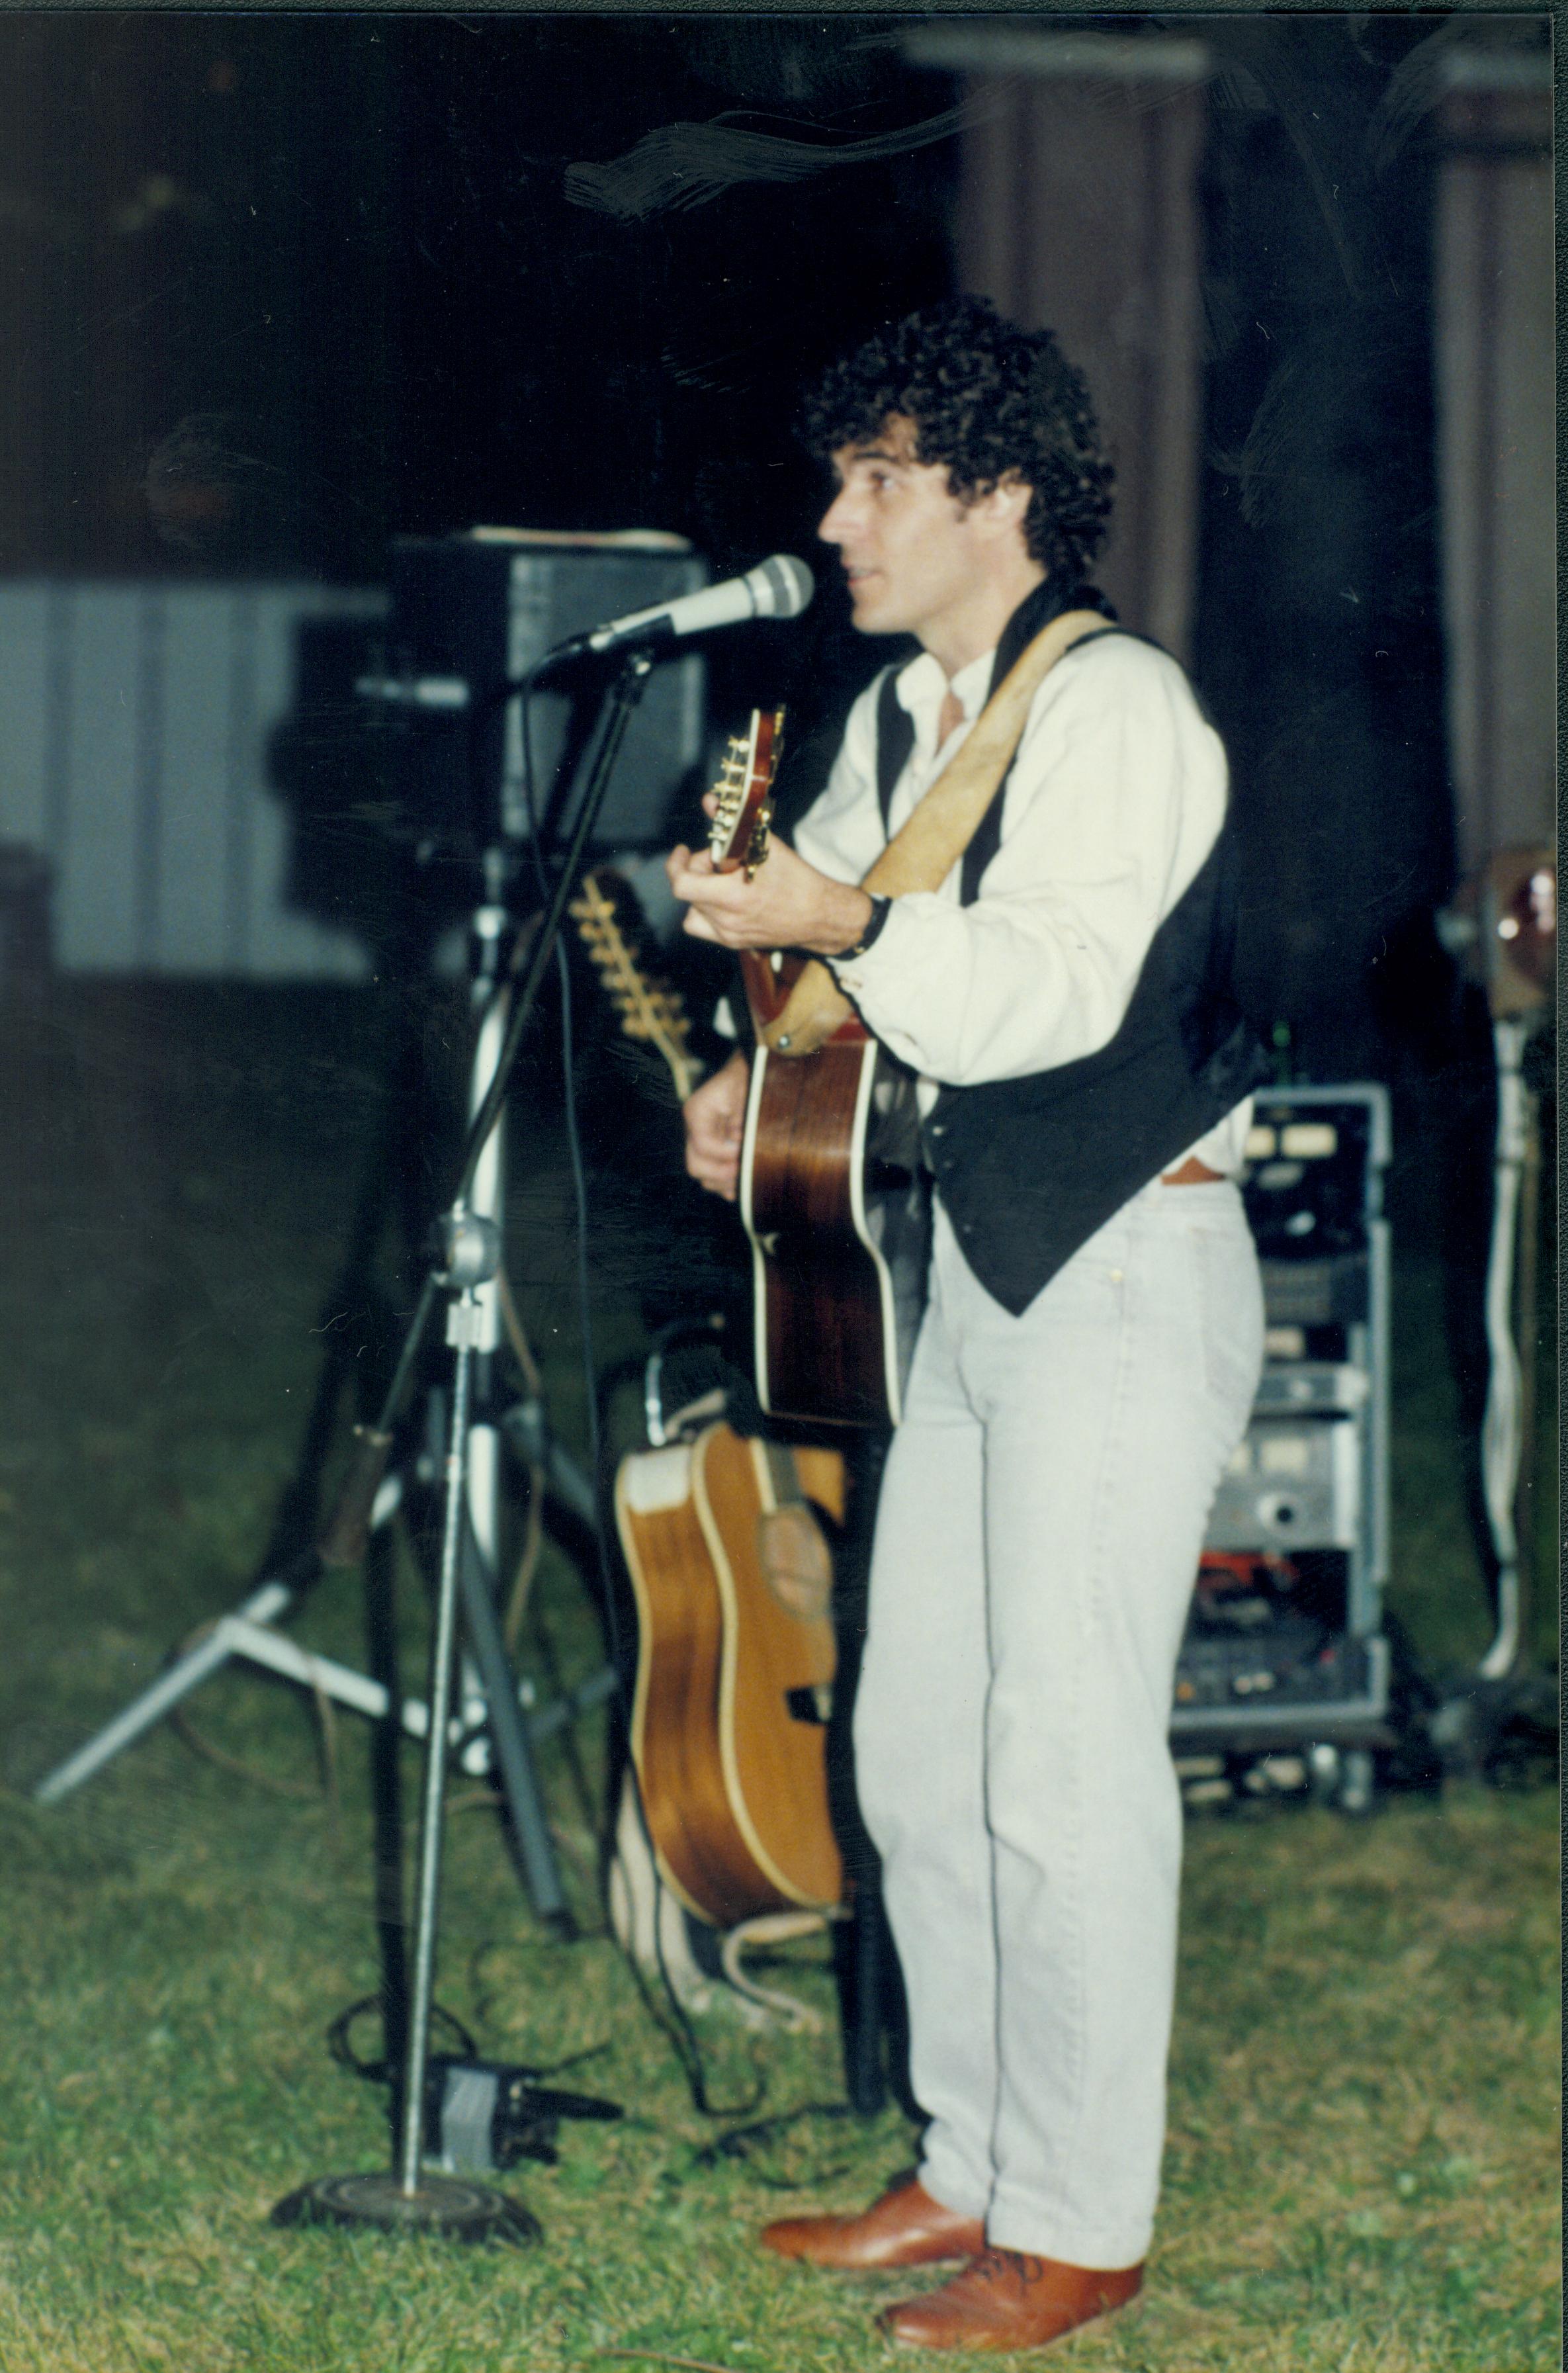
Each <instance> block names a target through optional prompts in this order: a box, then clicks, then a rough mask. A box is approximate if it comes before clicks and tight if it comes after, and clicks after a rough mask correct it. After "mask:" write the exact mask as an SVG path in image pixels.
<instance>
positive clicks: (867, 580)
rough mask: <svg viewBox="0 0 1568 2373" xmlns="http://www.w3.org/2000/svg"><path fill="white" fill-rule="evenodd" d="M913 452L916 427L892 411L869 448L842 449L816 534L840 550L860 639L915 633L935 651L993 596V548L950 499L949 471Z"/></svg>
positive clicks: (960, 506) (974, 518)
mask: <svg viewBox="0 0 1568 2373" xmlns="http://www.w3.org/2000/svg"><path fill="white" fill-rule="evenodd" d="M915 450H916V431H915V426H914V423H913V422H912V421H910V420H907V419H905V418H903V417H902V416H901V415H898V414H896V413H895V414H894V415H891V416H890V417H889V419H887V420H886V421H885V422H884V423H883V430H882V433H881V435H880V436H878V437H876V438H873V439H872V440H871V441H870V442H869V443H867V444H864V445H844V446H840V447H839V449H838V450H837V452H836V453H835V454H834V456H833V469H834V474H835V476H836V477H837V481H838V491H837V494H836V496H835V497H834V499H833V502H832V504H831V505H830V507H829V509H828V510H827V512H826V515H825V518H824V520H823V521H822V524H821V526H820V527H819V528H818V530H817V533H818V535H819V536H820V537H821V538H822V541H823V542H824V543H825V544H837V547H838V552H839V555H840V557H841V559H842V562H843V567H844V573H845V576H846V578H847V579H848V586H849V598H850V601H851V602H852V604H853V609H854V622H855V624H856V625H857V626H858V627H859V628H860V632H861V633H862V634H866V635H896V634H907V635H915V636H917V637H919V640H920V641H921V642H922V643H924V644H926V646H927V648H928V649H933V648H934V649H937V650H938V651H939V652H940V651H941V649H942V646H943V643H944V641H947V640H950V639H951V637H952V631H953V628H954V625H961V623H962V621H963V620H964V618H965V616H966V614H968V613H969V612H970V611H971V610H972V609H973V608H974V607H975V605H976V602H977V598H980V599H983V597H984V595H985V593H986V592H987V591H988V590H989V587H990V585H991V583H992V581H993V578H994V574H995V568H996V561H997V548H996V543H995V539H994V538H993V537H989V536H988V535H986V534H985V533H984V532H982V531H981V529H980V525H979V522H978V520H977V516H976V513H975V512H974V511H973V510H972V509H966V508H965V505H964V504H963V503H961V502H960V501H959V500H958V498H957V497H956V496H955V495H954V493H953V491H952V489H951V487H950V486H949V484H948V476H947V465H946V463H945V462H917V461H915V460H914V459H913V458H912V456H913V454H914V451H915ZM981 648H984V646H983V645H982V646H981Z"/></svg>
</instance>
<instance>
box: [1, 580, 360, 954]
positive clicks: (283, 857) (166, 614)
mask: <svg viewBox="0 0 1568 2373" xmlns="http://www.w3.org/2000/svg"><path fill="white" fill-rule="evenodd" d="M384 609H385V597H384V595H382V594H380V593H379V592H376V591H373V590H345V589H342V588H333V587H323V586H320V585H310V584H266V585H260V584H258V585H221V586H213V585H203V586H169V585H135V584H114V585H108V584H88V583H77V584H71V585H62V584H44V583H27V582H18V581H13V582H11V583H8V584H0V840H4V841H9V842H19V843H21V844H23V845H24V846H26V847H28V848H36V849H40V850H41V851H42V852H43V853H44V854H45V855H46V856H47V857H48V858H49V859H50V861H51V863H52V865H53V870H54V892H53V929H54V953H55V962H56V963H57V964H59V966H60V967H61V968H62V969H63V970H65V971H72V972H124V971H136V972H153V973H168V974H185V975H209V976H210V975H217V974H224V975H229V976H240V977H246V978H250V979H256V980H356V979H362V978H364V977H366V976H367V975H368V973H369V959H368V957H367V954H366V952H365V950H364V947H363V945H362V944H361V942H360V941H358V940H357V939H356V938H354V937H353V936H352V935H351V934H350V933H348V932H346V931H341V930H334V929H332V928H331V927H330V926H329V925H326V924H323V923H320V922H317V921H316V920H314V919H313V918H310V917H309V916H306V915H302V914H299V913H297V912H294V911H292V910H291V909H290V908H289V906H288V905H287V899H286V867H287V847H288V835H289V828H290V825H289V817H288V813H287V809H286V808H285V806H284V804H283V802H282V801H280V799H279V797H278V795H277V793H276V792H275V790H274V789H272V787H271V784H270V781H269V777H268V756H267V752H268V742H269V740H270V737H271V735H272V734H273V732H274V731H275V728H276V726H277V725H278V724H279V722H280V721H281V720H282V719H284V718H285V717H286V716H287V714H288V713H289V710H290V708H291V707H292V705H293V699H294V680H293V679H294V644H295V634H296V630H297V628H298V625H299V622H300V621H301V620H302V619H305V618H320V617H333V616H335V617H354V618H373V617H378V616H380V615H382V614H384Z"/></svg>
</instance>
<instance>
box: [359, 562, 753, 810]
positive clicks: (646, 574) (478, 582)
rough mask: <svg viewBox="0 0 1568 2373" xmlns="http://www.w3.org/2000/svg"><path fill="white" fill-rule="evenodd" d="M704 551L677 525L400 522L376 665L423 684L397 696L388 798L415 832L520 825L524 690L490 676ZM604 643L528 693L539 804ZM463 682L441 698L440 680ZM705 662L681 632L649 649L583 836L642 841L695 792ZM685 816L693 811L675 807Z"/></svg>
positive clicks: (675, 586) (630, 604) (578, 739)
mask: <svg viewBox="0 0 1568 2373" xmlns="http://www.w3.org/2000/svg"><path fill="white" fill-rule="evenodd" d="M707 582H708V564H707V563H706V561H704V560H703V559H702V558H701V557H700V555H698V554H696V553H695V552H694V551H693V550H692V547H691V546H690V544H687V543H686V541H685V538H684V537H682V536H675V535H661V534H656V533H653V532H644V531H640V530H637V531H631V532H625V533H620V534H594V533H589V532H582V533H562V534H556V533H547V532H543V531H537V530H532V529H497V528H479V529H475V530H474V532H472V533H470V534H464V535H447V536H438V537H427V536H400V537H398V538H397V539H396V540H395V541H394V543H393V544H392V610H391V616H390V619H389V622H388V628H387V637H386V649H385V654H384V659H385V674H386V680H387V681H388V682H389V683H391V684H394V685H395V684H403V685H405V686H407V687H409V688H410V692H411V694H412V689H413V688H414V687H415V686H428V687H434V688H435V696H426V697H423V698H418V699H415V698H414V697H412V696H410V697H408V698H407V699H405V700H404V702H403V703H402V704H401V708H400V713H401V716H402V719H403V722H404V732H403V735H402V754H401V762H400V764H399V766H398V769H397V788H398V798H399V801H400V804H401V806H402V807H403V809H404V816H405V819H406V822H407V824H408V825H409V827H410V828H411V829H412V831H413V833H414V835H415V837H419V836H425V837H427V838H428V839H430V840H432V841H437V842H440V843H443V844H445V845H447V846H450V847H455V848H468V849H474V848H489V847H491V846H493V845H494V844H495V843H497V842H498V841H521V840H526V839H528V838H529V837H531V827H530V817H529V809H528V800H527V796H526V782H525V776H524V747H523V719H522V712H521V703H520V702H519V701H517V700H515V699H514V700H508V699H506V698H505V696H504V695H503V692H502V687H503V686H504V685H505V684H507V682H508V680H509V679H510V678H513V677H516V676H518V675H520V674H521V673H522V672H523V671H524V670H525V669H527V668H529V667H531V666H532V664H533V662H534V661H535V660H538V659H540V658H542V657H543V656H544V652H545V651H547V650H549V649H551V648H552V646H553V645H555V644H556V643H560V642H565V641H566V640H567V639H568V637H570V636H573V635H578V634H581V633H583V632H585V631H586V630H587V629H588V628H590V627H592V626H597V625H603V624H605V623H606V622H607V621H608V620H610V619H612V618H619V617H624V616H625V615H626V614H627V613H628V612H629V611H636V610H646V609H649V608H651V607H652V606H653V605H654V604H655V603H657V602H666V601H670V600H673V599H674V598H676V597H677V596H678V595H680V594H683V593H693V592H696V591H697V590H699V589H700V588H701V587H702V586H704V585H706V584H707ZM617 664H618V662H617V661H616V660H614V659H604V660H582V661H579V662H576V663H574V664H573V665H572V666H571V667H570V668H569V669H565V670H562V671H561V672H560V673H559V674H558V675H557V676H554V677H552V679H551V681H550V683H549V684H548V685H546V686H544V687H542V688H541V689H540V690H539V691H538V692H536V693H535V694H534V695H533V696H532V700H531V701H530V703H529V724H530V727H531V732H530V744H531V754H532V775H533V787H534V801H535V806H536V808H537V810H538V812H539V814H540V816H541V818H542V820H544V822H545V823H547V824H551V825H552V826H558V824H559V822H560V817H559V814H558V812H553V811H552V801H553V800H556V799H558V798H559V797H560V796H562V795H563V794H564V791H565V788H566V784H567V782H568V779H569V776H570V768H571V765H572V762H573V761H574V760H575V759H576V758H577V757H579V755H580V754H581V751H582V747H583V743H584V742H585V740H586V738H587V736H588V735H589V734H590V733H591V729H592V724H593V719H594V717H595V715H596V714H597V711H598V705H599V700H600V697H601V696H602V695H603V691H604V688H605V683H606V678H607V675H608V674H609V673H611V672H614V668H615V667H616V665H617ZM443 686H445V687H449V688H451V689H452V690H453V691H454V693H455V692H459V691H460V692H461V698H458V697H453V698H452V699H451V700H450V701H447V702H444V703H443V701H442V699H441V698H440V697H439V692H440V688H441V687H443ZM705 696H706V694H705V683H704V670H703V662H702V660H701V659H700V657H699V656H697V654H696V652H695V651H694V650H693V649H691V647H690V646H689V645H685V644H677V645H676V646H675V647H674V649H673V651H672V653H671V654H670V655H669V656H667V657H661V659H660V660H658V662H657V664H656V665H655V667H654V670H653V672H652V674H651V676H650V677H649V681H648V684H647V687H646V689H645V691H644V693H643V696H642V699H641V702H640V704H639V706H638V708H637V709H636V710H635V712H634V713H633V716H632V719H631V723H630V726H629V728H628V730H627V733H626V741H625V742H624V743H623V745H622V749H621V754H620V757H619V759H618V760H617V762H616V766H615V770H614V775H613V776H612V777H611V781H610V788H609V792H608V796H607V797H606V799H605V801H604V805H603V809H602V811H601V812H600V818H599V824H598V826H597V829H596V833H595V836H594V839H593V842H592V844H591V847H592V848H593V851H594V852H595V853H596V854H602V853H603V851H604V850H606V849H652V848H660V847H662V846H663V845H664V844H665V842H666V840H667V839H668V837H669V826H670V824H671V821H672V818H673V816H674V815H675V814H676V812H677V810H678V809H679V808H680V805H681V802H682V801H683V799H685V798H688V797H689V799H691V800H693V801H695V800H696V798H697V797H699V796H700V792H701V789H702V786H701V784H700V783H698V782H696V779H695V777H696V771H697V770H698V769H699V768H700V766H701V763H702V759H703V754H704V732H705V716H704V703H705ZM680 821H682V822H683V823H684V824H685V825H686V826H687V827H689V826H690V824H691V821H692V819H691V818H690V817H689V816H683V817H681V818H680Z"/></svg>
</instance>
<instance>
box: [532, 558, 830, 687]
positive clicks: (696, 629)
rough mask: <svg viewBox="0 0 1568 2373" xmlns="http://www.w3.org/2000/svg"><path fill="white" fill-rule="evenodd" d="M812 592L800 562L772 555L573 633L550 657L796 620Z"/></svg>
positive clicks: (808, 574) (569, 656) (810, 579)
mask: <svg viewBox="0 0 1568 2373" xmlns="http://www.w3.org/2000/svg"><path fill="white" fill-rule="evenodd" d="M815 590H816V588H815V584H814V581H813V577H812V572H811V570H810V569H809V568H808V567H806V564H805V562H804V561H803V560H797V559H796V558H795V556H794V555H793V554H792V553H789V552H776V553H774V554H773V555H772V556H771V558H769V559H767V560H759V561H758V562H757V565H756V567H755V568H748V569H747V571H746V573H745V575H744V576H743V577H730V578H726V579H725V581H724V583H723V584H722V585H705V586H704V587H703V588H702V590H701V591H700V592H698V593H682V594H678V595H677V596H676V598H675V600H674V601H673V602H655V603H654V604H653V606H652V608H651V609H648V610H633V611H631V612H630V613H629V614H627V615H626V617H624V618H612V619H611V620H610V621H609V622H608V624H607V625H603V626H593V627H591V629H590V630H589V632H588V633H587V634H586V635H574V636H573V637H571V640H570V641H569V642H565V643H557V644H556V647H555V649H554V650H552V651H551V652H550V653H549V654H548V658H549V659H550V660H552V661H554V660H565V659H576V658H579V657H580V656H581V655H582V654H583V653H584V652H588V651H596V652H597V651H614V650H618V649H621V648H622V646H623V645H625V644H627V643H662V642H673V641H674V640H675V639H676V637H679V636H683V635H706V634H707V633H708V631H709V629H710V628H712V627H714V626H737V625H743V624H744V622H745V620H746V619H748V618H798V617H799V616H800V614H801V612H802V610H803V609H804V608H805V606H806V604H807V602H810V600H811V598H812V595H813V592H814V591H815Z"/></svg>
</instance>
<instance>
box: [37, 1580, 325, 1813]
mask: <svg viewBox="0 0 1568 2373" xmlns="http://www.w3.org/2000/svg"><path fill="white" fill-rule="evenodd" d="M293 1596H294V1593H293V1591H292V1590H290V1589H289V1587H288V1585H287V1584H286V1583H282V1582H267V1583H263V1584H262V1586H261V1588H260V1589H259V1590H253V1591H252V1594H251V1596H250V1597H249V1598H248V1599H246V1601H245V1603H244V1605H243V1606H242V1607H240V1609H239V1615H240V1619H241V1620H243V1621H246V1622H251V1623H270V1622H272V1621H273V1620H274V1619H275V1617H276V1616H278V1615H281V1614H282V1612H283V1610H284V1608H285V1607H287V1605H288V1604H289V1602H290V1600H291V1599H292V1598H293ZM235 1647H236V1642H235V1640H234V1639H233V1637H232V1635H231V1632H230V1630H229V1626H228V1622H227V1621H223V1622H219V1623H217V1624H216V1625H215V1626H214V1628H213V1629H212V1631H209V1632H208V1634H207V1636H206V1638H205V1640H203V1641H200V1642H198V1643H197V1645H196V1646H195V1647H194V1648H192V1649H190V1650H188V1651H187V1653H186V1654H184V1655H183V1656H181V1657H178V1658H177V1659H176V1661H175V1662H174V1663H173V1664H172V1665H170V1667H169V1669H168V1671H167V1672H166V1673H162V1674H160V1675H159V1677H158V1679H157V1680H156V1681H154V1683H153V1684H152V1687H151V1688H150V1689H144V1690H143V1691H142V1694H141V1696H140V1697H139V1698H134V1699H133V1700H132V1701H131V1703H130V1704H129V1705H128V1706H126V1707H125V1708H124V1710H123V1713H119V1714H117V1715H116V1716H115V1718H114V1720H113V1721H112V1722H111V1723H109V1724H106V1725H105V1726H104V1728H103V1729H102V1730H100V1731H99V1733H98V1734H97V1736H95V1737H93V1738H89V1739H88V1743H87V1745H86V1746H85V1747H81V1748H77V1750H76V1754H75V1755H72V1756H68V1757H67V1758H66V1759H65V1761H64V1763H61V1764H58V1765H57V1766H56V1767H55V1769H54V1770H53V1771H51V1772H49V1773H48V1774H47V1776H46V1777H45V1778H44V1779H42V1780H41V1781H40V1782H39V1783H38V1786H37V1787H36V1788H35V1789H34V1790H33V1798H34V1801H35V1802H36V1803H37V1804H40V1805H57V1804H58V1803H59V1802H60V1799H61V1798H62V1796H68V1795H69V1794H71V1791H72V1789H73V1788H79V1787H80V1786H81V1784H82V1783H83V1781H84V1780H90V1779H91V1778H92V1775H93V1773H94V1772H95V1771H101V1770H102V1769H103V1766H104V1765H105V1764H106V1763H108V1762H109V1761H111V1759H112V1758H113V1757H114V1756H116V1755H118V1754H119V1753H120V1751H121V1749H122V1748H126V1747H129V1746H131V1745H132V1743H133V1742H134V1741H135V1740H136V1739H138V1738H140V1737H141V1736H142V1733H143V1732H144V1731H147V1730H150V1729H151V1728H152V1726H153V1724H155V1723H158V1722H161V1721H162V1719H163V1717H164V1715H165V1714H166V1713H169V1712H170V1708H171V1707H174V1706H177V1705H178V1704H179V1703H180V1701H181V1698H186V1697H189V1696H190V1694H191V1691H192V1690H193V1689H198V1688H199V1687H200V1686H201V1684H202V1682H203V1681H205V1679H206V1677H207V1676H208V1674H209V1673H216V1670H217V1668H218V1666H220V1665H225V1664H227V1663H228V1659H229V1657H230V1656H232V1655H233V1654H234V1653H235Z"/></svg>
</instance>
